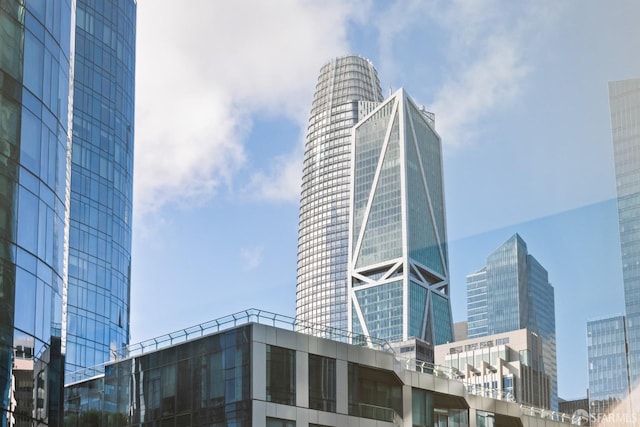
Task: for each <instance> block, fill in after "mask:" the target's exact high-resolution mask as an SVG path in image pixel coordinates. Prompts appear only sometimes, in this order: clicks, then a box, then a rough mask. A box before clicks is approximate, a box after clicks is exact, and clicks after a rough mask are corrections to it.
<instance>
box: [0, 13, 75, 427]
mask: <svg viewBox="0 0 640 427" xmlns="http://www.w3.org/2000/svg"><path fill="white" fill-rule="evenodd" d="M73 15H74V10H73V7H72V2H71V1H70V0H67V1H64V0H61V1H55V2H31V1H30V2H26V3H25V2H24V1H19V0H8V1H3V2H2V4H0V20H1V22H2V31H1V32H0V46H1V47H0V52H1V54H0V144H2V147H3V149H2V150H1V153H0V192H1V196H0V218H1V219H0V233H1V234H2V239H1V246H0V404H1V405H2V408H0V409H1V411H0V425H2V426H5V425H35V423H39V424H40V425H49V424H50V425H58V422H59V421H60V416H61V414H62V377H61V375H60V373H61V372H62V370H63V369H64V366H63V365H64V358H63V351H64V349H63V347H62V345H63V341H62V338H63V334H64V329H63V328H64V322H63V317H62V313H63V311H62V301H63V290H64V288H65V287H66V270H67V255H66V251H65V243H66V235H67V234H66V233H67V229H66V227H67V224H68V221H67V217H68V203H67V197H68V193H67V190H68V168H69V160H68V156H69V154H70V144H71V134H70V129H71V128H70V123H69V114H68V113H69V109H70V105H71V99H70V84H69V82H70V80H69V77H70V72H72V68H73V64H72V63H71V62H70V61H71V58H72V56H73V54H72V43H71V34H72V32H71V22H72V21H73ZM18 347H20V348H21V349H22V350H19V349H18ZM24 348H28V349H29V350H27V351H26V352H25V351H24ZM25 358H28V359H30V361H26V362H25ZM14 370H15V372H14ZM25 371H27V373H25ZM29 371H30V372H29ZM16 387H17V388H16ZM27 388H28V389H29V390H30V391H31V398H30V399H29V398H26V399H25V398H22V397H20V398H18V399H16V397H19V396H25V394H27V395H28V393H26V392H25V389H27Z"/></svg>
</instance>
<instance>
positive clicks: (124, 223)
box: [66, 0, 136, 380]
mask: <svg viewBox="0 0 640 427" xmlns="http://www.w3.org/2000/svg"><path fill="white" fill-rule="evenodd" d="M135 30H136V3H135V1H134V0H108V1H99V2H95V1H91V0H77V13H76V36H75V78H74V108H73V157H72V163H71V212H70V236H69V293H68V302H67V311H68V331H67V366H66V372H67V373H70V372H73V371H76V370H79V369H82V368H86V367H92V366H94V365H98V364H101V363H104V362H106V361H109V360H113V359H114V358H115V356H116V354H117V353H118V352H119V351H121V349H122V348H123V347H124V346H125V345H126V344H128V343H129V317H130V316H129V311H130V308H129V299H130V270H131V209H132V192H133V134H134V129H133V126H134V74H135ZM77 379H79V377H78V376H77V375H76V377H75V380H77Z"/></svg>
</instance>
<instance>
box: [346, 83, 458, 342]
mask: <svg viewBox="0 0 640 427" xmlns="http://www.w3.org/2000/svg"><path fill="white" fill-rule="evenodd" d="M352 156H353V157H352V159H353V161H352V177H353V178H352V183H351V188H352V199H351V221H350V230H349V236H350V239H349V240H350V245H349V303H350V311H349V316H350V324H351V328H352V330H353V332H355V333H361V334H365V335H371V336H374V337H378V338H383V339H385V340H388V341H406V340H408V339H410V338H417V339H419V340H422V341H425V342H426V343H428V344H429V345H430V346H431V351H433V346H435V345H436V344H442V343H445V342H449V341H452V340H453V327H452V319H451V309H450V302H449V295H448V290H449V265H448V264H449V261H448V255H447V237H446V224H445V209H444V191H443V179H442V147H441V143H440V137H439V136H438V134H437V133H436V132H435V131H434V121H433V115H432V114H430V113H426V112H425V111H424V109H422V108H421V107H419V106H417V105H416V104H415V103H414V102H413V101H412V100H411V98H410V97H409V96H408V95H407V93H406V92H405V91H404V90H403V89H400V90H398V91H397V92H396V93H395V94H393V95H392V96H391V97H389V98H388V99H386V100H385V101H384V102H383V103H381V104H380V105H378V106H377V107H376V108H375V109H373V110H372V111H371V112H370V113H369V114H368V115H367V116H366V117H365V118H363V119H362V120H361V121H360V122H359V123H358V124H357V125H356V126H355V127H354V132H353V155H352Z"/></svg>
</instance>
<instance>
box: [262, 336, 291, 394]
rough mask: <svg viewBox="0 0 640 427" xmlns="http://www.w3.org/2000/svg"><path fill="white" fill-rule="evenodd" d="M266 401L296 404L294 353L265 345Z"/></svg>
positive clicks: (286, 349)
mask: <svg viewBox="0 0 640 427" xmlns="http://www.w3.org/2000/svg"><path fill="white" fill-rule="evenodd" d="M267 401H269V402H275V403H282V404H285V405H295V404H296V353H295V351H294V350H289V349H288V348H282V347H276V346H272V345H267Z"/></svg>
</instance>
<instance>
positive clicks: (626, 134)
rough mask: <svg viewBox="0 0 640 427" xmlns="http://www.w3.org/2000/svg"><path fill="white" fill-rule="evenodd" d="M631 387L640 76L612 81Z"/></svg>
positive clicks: (637, 271) (638, 321)
mask: <svg viewBox="0 0 640 427" xmlns="http://www.w3.org/2000/svg"><path fill="white" fill-rule="evenodd" d="M609 108H610V110H611V133H612V139H613V154H614V160H615V167H616V184H617V185H616V190H617V196H618V221H619V229H620V249H621V255H622V257H621V260H622V279H623V281H624V302H625V309H626V316H627V319H626V325H627V343H628V346H629V377H630V379H631V386H632V387H633V386H635V385H637V383H638V380H640V79H633V80H623V81H616V82H610V83H609Z"/></svg>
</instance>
